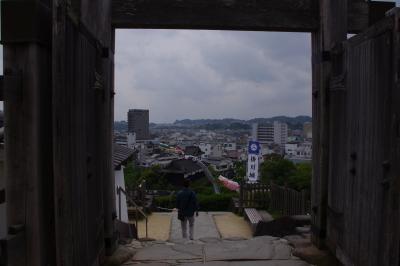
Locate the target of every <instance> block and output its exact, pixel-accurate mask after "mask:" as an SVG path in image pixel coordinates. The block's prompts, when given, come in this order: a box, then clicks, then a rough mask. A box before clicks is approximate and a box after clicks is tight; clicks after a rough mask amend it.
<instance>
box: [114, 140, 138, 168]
mask: <svg viewBox="0 0 400 266" xmlns="http://www.w3.org/2000/svg"><path fill="white" fill-rule="evenodd" d="M113 148H114V153H113V165H114V168H117V167H118V166H120V165H122V164H124V163H126V161H127V160H128V159H130V158H131V157H132V156H133V155H134V153H135V150H133V149H130V148H127V147H124V146H121V145H117V144H114V147H113Z"/></svg>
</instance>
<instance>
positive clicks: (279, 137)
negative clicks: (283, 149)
mask: <svg viewBox="0 0 400 266" xmlns="http://www.w3.org/2000/svg"><path fill="white" fill-rule="evenodd" d="M252 135H253V139H254V140H257V141H259V142H260V143H261V144H272V143H275V144H279V145H282V146H283V145H285V144H286V142H287V138H288V127H287V124H286V123H281V122H279V121H274V123H272V124H253V134H252Z"/></svg>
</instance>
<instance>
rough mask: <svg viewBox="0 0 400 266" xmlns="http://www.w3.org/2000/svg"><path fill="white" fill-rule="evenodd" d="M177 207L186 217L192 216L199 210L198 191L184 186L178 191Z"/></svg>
mask: <svg viewBox="0 0 400 266" xmlns="http://www.w3.org/2000/svg"><path fill="white" fill-rule="evenodd" d="M176 208H177V209H178V210H179V211H180V212H182V213H183V215H184V216H185V217H192V216H193V215H194V213H195V212H196V211H198V210H199V206H198V203H197V197H196V193H194V192H193V191H192V190H191V189H189V188H184V189H182V190H181V191H179V192H178V196H177V197H176Z"/></svg>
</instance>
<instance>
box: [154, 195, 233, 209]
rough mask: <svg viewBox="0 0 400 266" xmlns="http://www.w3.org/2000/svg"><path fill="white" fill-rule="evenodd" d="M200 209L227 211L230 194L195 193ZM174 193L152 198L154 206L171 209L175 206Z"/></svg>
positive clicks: (230, 198) (229, 203)
mask: <svg viewBox="0 0 400 266" xmlns="http://www.w3.org/2000/svg"><path fill="white" fill-rule="evenodd" d="M197 200H198V202H199V207H200V211H228V210H229V207H230V205H231V200H232V194H219V195H218V194H197ZM175 205H176V195H173V196H158V197H155V198H154V206H156V207H162V208H167V209H173V208H175V207H176V206H175Z"/></svg>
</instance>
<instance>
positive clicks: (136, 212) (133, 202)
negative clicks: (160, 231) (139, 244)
mask: <svg viewBox="0 0 400 266" xmlns="http://www.w3.org/2000/svg"><path fill="white" fill-rule="evenodd" d="M121 192H122V193H123V194H124V195H125V197H126V199H127V200H128V201H129V202H130V203H131V204H132V205H133V206H134V207H135V209H136V210H135V223H136V231H137V237H138V238H139V227H138V220H139V219H138V211H139V212H140V214H141V215H142V216H143V217H144V218H145V219H146V238H148V229H147V225H148V217H147V215H146V214H145V213H144V212H143V210H141V209H139V206H138V205H137V204H136V202H135V201H134V200H133V199H132V198H131V197H130V196H129V195H128V194H127V193H126V191H125V190H124V189H123V188H122V187H120V186H117V194H118V206H119V209H118V216H119V219H120V220H121Z"/></svg>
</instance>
